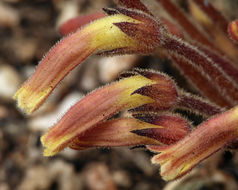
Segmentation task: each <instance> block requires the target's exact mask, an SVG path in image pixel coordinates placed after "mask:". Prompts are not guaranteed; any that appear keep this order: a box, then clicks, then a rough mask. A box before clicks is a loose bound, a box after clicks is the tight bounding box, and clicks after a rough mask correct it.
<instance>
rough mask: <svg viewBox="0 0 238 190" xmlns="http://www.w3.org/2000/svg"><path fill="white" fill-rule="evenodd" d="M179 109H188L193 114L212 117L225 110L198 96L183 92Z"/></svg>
mask: <svg viewBox="0 0 238 190" xmlns="http://www.w3.org/2000/svg"><path fill="white" fill-rule="evenodd" d="M178 107H179V108H182V109H187V110H190V111H192V112H194V111H195V112H197V113H198V114H201V115H204V116H207V117H210V116H212V115H216V114H218V113H221V112H223V111H224V109H222V108H220V107H218V106H217V105H215V104H212V103H211V102H209V101H207V100H205V99H203V98H200V97H198V96H194V95H191V94H190V93H187V92H184V91H181V92H180V96H179V102H178Z"/></svg>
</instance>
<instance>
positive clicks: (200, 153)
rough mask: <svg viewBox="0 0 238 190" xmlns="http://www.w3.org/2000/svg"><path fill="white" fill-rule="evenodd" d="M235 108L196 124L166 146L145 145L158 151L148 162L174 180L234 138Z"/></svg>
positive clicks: (237, 112)
mask: <svg viewBox="0 0 238 190" xmlns="http://www.w3.org/2000/svg"><path fill="white" fill-rule="evenodd" d="M237 123H238V107H237V106H236V107H235V108H233V109H231V110H229V111H227V112H225V113H222V114H219V115H217V116H215V117H213V118H211V119H209V120H208V121H206V122H204V123H202V124H201V125H199V126H198V127H197V128H196V129H195V130H193V131H192V132H191V133H190V134H189V135H187V136H186V137H185V138H183V139H182V140H180V141H178V142H177V143H175V144H173V145H169V146H166V147H158V146H148V148H149V149H150V150H152V151H154V152H160V154H157V155H155V156H154V157H153V158H152V163H154V164H159V165H160V166H161V168H160V171H161V176H162V177H163V179H164V180H174V179H177V178H179V177H182V176H183V175H185V174H186V173H188V172H189V171H190V170H192V169H193V168H194V167H195V166H196V165H197V164H199V163H200V162H201V161H203V160H204V159H206V158H207V157H209V156H210V155H212V154H213V153H215V152H217V151H218V150H220V149H221V148H223V147H224V146H226V145H227V144H229V143H230V142H232V141H233V140H235V139H236V138H238V124H237Z"/></svg>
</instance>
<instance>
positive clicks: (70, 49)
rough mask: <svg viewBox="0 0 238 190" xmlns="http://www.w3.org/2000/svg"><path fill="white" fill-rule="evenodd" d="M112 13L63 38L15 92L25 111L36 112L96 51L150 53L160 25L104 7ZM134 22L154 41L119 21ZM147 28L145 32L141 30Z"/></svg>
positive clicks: (144, 18) (127, 23)
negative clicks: (127, 30) (137, 35)
mask: <svg viewBox="0 0 238 190" xmlns="http://www.w3.org/2000/svg"><path fill="white" fill-rule="evenodd" d="M104 11H106V13H107V14H109V15H111V16H108V17H104V18H102V19H99V20H96V21H94V22H92V23H91V24H89V25H87V26H85V27H84V28H82V29H81V30H78V31H77V32H75V33H73V34H72V35H69V36H67V37H66V38H63V39H62V40H61V41H60V42H59V43H57V44H56V45H55V46H54V47H53V48H52V49H51V50H50V51H49V52H48V53H47V54H46V56H45V57H44V58H43V60H42V61H41V62H40V64H39V66H38V67H37V69H36V71H35V73H34V74H33V75H32V76H31V78H29V80H27V81H26V82H25V83H24V84H23V86H22V87H21V88H20V89H19V90H18V91H17V92H16V94H15V95H14V98H15V99H16V100H17V102H18V106H19V107H20V108H21V109H23V110H24V111H25V112H26V113H32V112H33V111H35V110H36V109H37V108H38V107H39V106H40V105H41V104H42V103H43V102H44V101H45V99H46V98H47V97H48V96H49V95H50V93H51V92H52V91H53V89H54V88H55V87H56V86H57V84H58V83H59V82H60V81H61V80H62V79H63V78H64V77H65V76H66V75H67V74H68V73H69V72H70V71H71V70H72V69H74V68H75V67H76V66H77V65H78V64H80V63H81V62H82V61H84V60H85V59H86V58H87V57H88V56H89V55H91V54H92V53H94V52H99V53H101V54H102V53H104V52H107V53H110V54H122V53H123V54H126V53H135V52H136V53H145V52H147V53H148V52H151V51H152V50H153V49H154V47H152V45H151V43H150V42H154V43H153V45H154V46H155V45H156V44H157V43H155V39H157V41H158V40H159V39H160V35H159V33H158V32H159V31H157V29H158V27H159V25H157V23H156V22H155V21H154V20H153V19H152V18H150V17H149V16H147V15H144V14H143V13H137V12H133V11H129V10H125V9H117V10H116V9H104ZM120 23H123V25H125V24H126V25H130V24H132V25H133V28H137V29H138V31H141V32H140V38H142V39H143V40H144V39H145V36H147V35H148V34H152V33H153V35H151V40H149V41H148V39H146V40H147V41H146V42H145V43H141V42H140V41H137V39H136V38H132V37H130V36H128V35H127V34H125V33H124V32H123V31H122V30H121V29H119V28H118V27H117V26H115V25H116V24H120ZM144 31H146V33H145V34H143V33H142V32H144Z"/></svg>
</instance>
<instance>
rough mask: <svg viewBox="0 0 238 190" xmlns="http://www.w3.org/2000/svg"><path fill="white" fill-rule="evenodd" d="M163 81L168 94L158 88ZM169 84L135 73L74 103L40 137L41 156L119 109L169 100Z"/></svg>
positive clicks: (160, 77) (156, 75) (159, 76)
mask: <svg viewBox="0 0 238 190" xmlns="http://www.w3.org/2000/svg"><path fill="white" fill-rule="evenodd" d="M163 81H164V83H166V82H167V83H168V86H171V89H172V92H171V94H169V93H168V92H167V91H164V90H163V88H164V87H163V86H159V85H158V84H160V83H161V82H163ZM169 82H170V80H168V78H167V77H166V76H165V75H162V74H160V73H153V72H146V75H145V76H142V75H140V74H138V73H137V74H136V73H135V76H131V77H128V78H125V79H122V80H120V81H118V82H115V83H112V84H110V85H108V86H105V87H103V88H100V89H98V90H96V91H94V92H92V93H91V94H89V95H88V96H86V97H85V98H84V99H83V100H81V101H79V102H78V103H77V104H75V105H74V106H73V107H72V108H71V109H70V110H69V111H68V112H67V113H66V114H65V115H64V116H63V118H62V119H61V120H60V121H59V122H58V123H57V124H56V125H55V126H54V127H53V128H51V129H50V130H49V132H48V133H47V134H45V135H44V136H43V137H42V138H41V141H42V143H43V145H44V146H45V148H46V149H45V151H44V155H45V156H51V155H54V154H56V153H57V152H59V151H61V150H62V149H64V148H65V147H67V146H68V145H69V144H70V142H71V141H72V140H74V138H75V137H77V136H80V134H82V133H84V132H85V131H86V130H88V129H90V128H91V127H92V126H94V125H96V124H97V123H99V122H101V121H103V120H105V119H107V118H108V117H110V116H112V115H113V114H115V113H117V112H119V111H121V110H123V109H131V108H135V107H138V106H142V105H144V104H151V103H156V102H158V104H160V102H161V100H164V97H167V99H168V100H170V96H171V95H173V94H174V91H173V89H175V88H174V86H173V84H171V83H169ZM151 88H152V89H154V88H157V91H156V92H158V93H160V94H162V93H164V95H163V96H161V98H162V99H160V97H158V96H153V90H151ZM140 89H141V91H140ZM138 90H139V91H138ZM137 91H138V92H137ZM175 93H176V91H175ZM161 109H163V107H162V108H161Z"/></svg>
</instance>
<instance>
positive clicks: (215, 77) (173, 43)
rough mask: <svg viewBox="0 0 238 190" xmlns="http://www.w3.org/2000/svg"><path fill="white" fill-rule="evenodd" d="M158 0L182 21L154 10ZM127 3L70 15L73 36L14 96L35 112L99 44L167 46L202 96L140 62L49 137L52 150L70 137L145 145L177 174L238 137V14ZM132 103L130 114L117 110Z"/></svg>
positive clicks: (80, 142) (110, 50) (168, 174)
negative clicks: (199, 119) (190, 117)
mask: <svg viewBox="0 0 238 190" xmlns="http://www.w3.org/2000/svg"><path fill="white" fill-rule="evenodd" d="M153 3H154V4H158V5H159V6H160V7H162V8H163V9H164V10H165V11H166V12H167V13H168V15H170V18H172V19H173V21H171V20H169V19H168V18H169V17H168V18H165V17H164V16H163V15H160V14H158V13H153V12H152V11H150V9H149V7H150V5H152V4H153ZM118 4H120V5H121V7H120V8H115V9H111V8H104V9H103V11H104V13H93V14H91V15H87V16H81V17H78V18H75V19H72V20H69V21H68V22H67V23H65V24H64V25H63V26H62V27H61V28H60V32H61V33H62V34H63V35H66V37H64V38H63V39H62V40H61V41H59V42H58V43H57V44H56V45H55V46H54V47H53V48H52V49H51V50H50V51H49V52H48V53H47V54H46V56H45V57H44V58H43V59H42V61H41V62H40V64H39V66H38V67H37V69H36V71H35V73H34V74H33V75H32V76H31V77H30V78H29V79H28V80H27V81H26V82H25V83H24V84H23V86H22V87H21V88H20V89H19V90H18V91H17V92H16V94H15V96H14V98H15V99H16V100H17V102H18V106H19V107H20V108H21V109H23V110H24V111H25V112H26V113H28V114H31V113H32V112H34V111H35V110H36V109H38V108H39V106H41V105H42V103H43V102H44V101H45V100H46V98H47V97H48V96H49V95H50V94H51V92H52V91H53V90H54V88H55V87H56V86H57V84H58V83H59V82H60V81H61V80H62V79H63V78H64V77H65V76H66V75H67V74H68V73H69V72H70V71H71V70H72V69H74V68H75V67H76V66H77V65H78V64H80V63H81V62H83V61H84V60H85V59H86V58H87V57H89V56H90V55H91V54H97V55H124V54H131V53H136V54H151V53H158V52H159V54H160V55H162V54H163V56H164V55H165V56H167V57H168V58H169V59H170V60H171V61H172V62H173V63H174V65H175V66H176V67H177V68H178V69H179V70H180V71H181V72H182V73H183V74H184V75H185V76H186V77H187V79H188V81H189V82H190V83H191V84H192V85H193V86H194V87H195V88H196V89H197V90H198V92H199V93H200V94H201V95H202V96H203V98H200V97H198V96H195V95H192V94H190V93H188V92H185V91H183V90H182V89H180V88H179V87H178V86H177V85H176V84H175V82H174V81H173V79H171V78H170V77H169V76H167V75H166V74H163V73H160V72H156V71H152V70H141V69H134V70H133V71H127V72H124V73H122V74H121V78H120V80H118V81H116V82H113V83H111V84H108V85H106V86H103V87H101V88H100V89H97V90H95V91H93V92H92V93H90V94H89V95H87V96H86V97H85V98H84V99H82V100H81V101H79V102H78V103H77V104H75V105H74V106H73V107H72V108H71V109H70V110H69V111H68V112H67V113H66V114H65V115H64V116H63V117H62V118H61V119H60V120H59V121H58V122H57V123H56V124H55V125H54V126H53V127H52V128H51V129H50V130H49V131H48V132H47V133H46V134H45V135H43V136H42V138H41V142H42V144H43V146H44V147H45V150H44V155H45V156H53V155H55V154H56V153H58V152H60V151H61V150H63V149H64V148H66V147H70V148H72V149H76V150H84V149H88V148H92V147H114V146H137V145H145V146H146V148H147V149H149V150H151V151H153V152H154V153H155V155H154V156H153V158H152V163H154V164H159V165H160V167H161V176H162V177H163V179H164V180H173V179H177V178H179V177H181V176H183V175H185V174H186V173H188V172H189V171H190V170H191V169H193V168H194V167H195V166H196V165H197V164H198V163H200V162H201V161H203V160H204V159H206V158H207V157H209V156H210V155H212V154H213V153H215V152H216V151H218V150H220V149H221V148H223V147H225V146H227V145H228V144H230V145H232V143H233V142H235V140H236V139H237V138H238V106H236V105H237V103H238V69H237V64H238V63H237V60H238V59H237V57H238V48H237V46H236V44H235V43H237V42H238V21H233V22H231V23H230V24H229V23H228V21H227V19H226V18H225V17H224V16H222V14H221V13H220V12H218V11H217V10H216V9H215V8H214V7H213V6H212V4H210V3H208V2H207V1H203V0H193V1H189V5H190V10H191V14H192V15H193V17H194V18H195V19H196V21H197V22H198V23H199V24H200V27H197V24H196V25H195V21H194V20H191V19H189V17H188V15H187V13H185V12H183V10H181V9H180V8H179V7H178V6H177V4H175V3H174V2H173V1H172V0H154V1H145V0H144V1H142V0H118ZM155 15H156V16H155ZM91 21H93V22H91ZM78 28H79V29H78ZM227 30H228V32H227ZM204 31H206V33H205V32H204ZM68 34H69V35H68ZM228 34H229V35H228ZM229 37H230V38H229ZM233 42H234V43H233ZM178 108H179V109H185V110H190V111H191V112H195V113H196V114H200V115H202V116H203V117H204V119H207V120H206V121H204V122H203V123H202V124H200V125H199V126H197V127H194V126H192V125H191V124H190V123H189V121H187V119H185V118H183V117H182V116H180V115H178V114H174V111H175V110H176V109H178ZM123 110H129V112H130V113H131V116H130V117H129V116H128V117H119V118H112V116H113V115H115V114H116V113H118V112H120V111H123ZM109 118H112V119H109Z"/></svg>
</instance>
